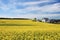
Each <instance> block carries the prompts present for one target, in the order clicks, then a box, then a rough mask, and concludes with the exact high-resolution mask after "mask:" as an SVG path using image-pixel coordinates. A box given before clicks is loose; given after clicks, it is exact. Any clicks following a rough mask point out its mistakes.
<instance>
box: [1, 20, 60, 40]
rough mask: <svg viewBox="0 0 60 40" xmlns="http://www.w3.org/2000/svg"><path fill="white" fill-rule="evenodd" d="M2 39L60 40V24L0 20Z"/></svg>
mask: <svg viewBox="0 0 60 40" xmlns="http://www.w3.org/2000/svg"><path fill="white" fill-rule="evenodd" d="M0 40H60V24H51V23H43V22H34V21H32V20H0Z"/></svg>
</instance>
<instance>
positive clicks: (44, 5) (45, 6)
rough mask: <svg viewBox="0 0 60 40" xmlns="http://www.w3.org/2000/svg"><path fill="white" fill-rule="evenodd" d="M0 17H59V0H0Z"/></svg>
mask: <svg viewBox="0 0 60 40" xmlns="http://www.w3.org/2000/svg"><path fill="white" fill-rule="evenodd" d="M0 17H8V18H10V17H11V18H13V17H15V18H35V17H36V18H44V17H47V18H56V19H60V0H0Z"/></svg>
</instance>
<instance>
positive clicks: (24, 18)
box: [0, 18, 30, 20]
mask: <svg viewBox="0 0 60 40" xmlns="http://www.w3.org/2000/svg"><path fill="white" fill-rule="evenodd" d="M0 19H8V20H30V19H29V18H0Z"/></svg>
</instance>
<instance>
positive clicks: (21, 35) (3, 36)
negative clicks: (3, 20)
mask: <svg viewBox="0 0 60 40" xmlns="http://www.w3.org/2000/svg"><path fill="white" fill-rule="evenodd" d="M0 40H60V32H40V31H35V32H31V31H27V32H2V31H0Z"/></svg>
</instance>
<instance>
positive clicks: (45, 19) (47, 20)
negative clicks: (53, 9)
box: [42, 18, 50, 22]
mask: <svg viewBox="0 0 60 40" xmlns="http://www.w3.org/2000/svg"><path fill="white" fill-rule="evenodd" d="M42 22H50V20H49V19H48V18H43V19H42Z"/></svg>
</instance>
